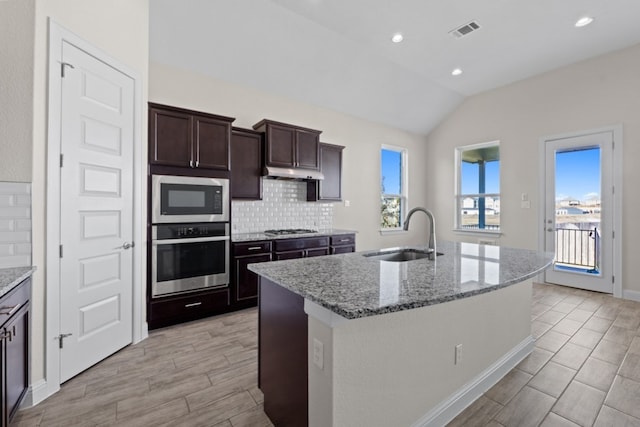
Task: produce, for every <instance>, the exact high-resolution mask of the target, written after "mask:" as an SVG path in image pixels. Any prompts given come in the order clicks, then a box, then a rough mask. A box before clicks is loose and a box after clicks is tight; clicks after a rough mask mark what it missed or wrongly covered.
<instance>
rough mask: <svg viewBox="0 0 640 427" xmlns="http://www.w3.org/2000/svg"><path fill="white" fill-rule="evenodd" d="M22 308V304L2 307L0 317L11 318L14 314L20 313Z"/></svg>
mask: <svg viewBox="0 0 640 427" xmlns="http://www.w3.org/2000/svg"><path fill="white" fill-rule="evenodd" d="M20 306H22V304H17V305H14V306H13V307H2V308H0V315H2V316H5V315H7V316H11V315H12V314H13V313H15V312H16V311H18V309H19V308H20Z"/></svg>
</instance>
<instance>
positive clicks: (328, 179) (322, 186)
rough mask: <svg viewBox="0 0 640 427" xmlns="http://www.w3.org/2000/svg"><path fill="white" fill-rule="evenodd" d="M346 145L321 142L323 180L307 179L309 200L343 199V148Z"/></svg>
mask: <svg viewBox="0 0 640 427" xmlns="http://www.w3.org/2000/svg"><path fill="white" fill-rule="evenodd" d="M343 149H344V147H342V146H340V145H333V144H323V143H320V171H321V172H322V173H323V174H324V179H323V180H321V181H307V201H308V202H315V201H318V200H330V201H340V200H342V150H343Z"/></svg>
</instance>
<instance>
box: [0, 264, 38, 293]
mask: <svg viewBox="0 0 640 427" xmlns="http://www.w3.org/2000/svg"><path fill="white" fill-rule="evenodd" d="M35 270H36V269H35V267H13V268H0V297H3V296H4V295H5V294H8V293H9V292H10V291H11V290H12V289H13V288H15V287H16V286H17V285H19V284H20V283H21V282H22V281H23V280H24V279H26V278H27V277H29V276H31V274H33V272H34V271H35Z"/></svg>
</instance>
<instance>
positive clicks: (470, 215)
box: [456, 141, 500, 231]
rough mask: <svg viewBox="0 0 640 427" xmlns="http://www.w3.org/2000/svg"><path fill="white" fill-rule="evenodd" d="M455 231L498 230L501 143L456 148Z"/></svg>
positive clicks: (494, 142)
mask: <svg viewBox="0 0 640 427" xmlns="http://www.w3.org/2000/svg"><path fill="white" fill-rule="evenodd" d="M456 175H457V179H456V228H457V229H458V230H469V231H499V230H500V142H499V141H493V142H487V143H483V144H475V145H467V146H464V147H458V148H456Z"/></svg>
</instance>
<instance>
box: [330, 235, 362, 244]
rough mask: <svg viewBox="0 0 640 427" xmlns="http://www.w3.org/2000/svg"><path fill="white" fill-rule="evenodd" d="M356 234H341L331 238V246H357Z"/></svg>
mask: <svg viewBox="0 0 640 427" xmlns="http://www.w3.org/2000/svg"><path fill="white" fill-rule="evenodd" d="M355 243H356V235H355V234H341V235H339V236H331V246H342V245H355Z"/></svg>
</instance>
